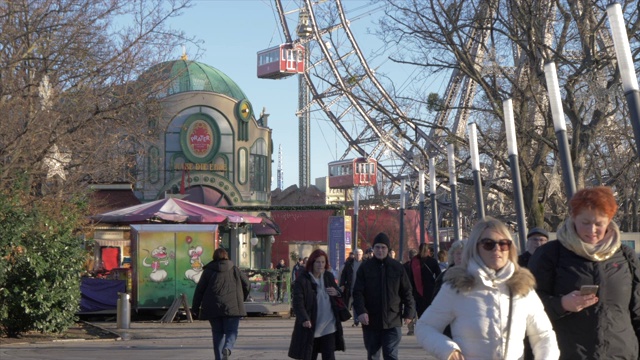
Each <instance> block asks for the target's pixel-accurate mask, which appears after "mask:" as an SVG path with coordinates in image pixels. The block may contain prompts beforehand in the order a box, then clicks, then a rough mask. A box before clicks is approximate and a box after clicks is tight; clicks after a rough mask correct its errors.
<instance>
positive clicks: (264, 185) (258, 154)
mask: <svg viewBox="0 0 640 360" xmlns="http://www.w3.org/2000/svg"><path fill="white" fill-rule="evenodd" d="M268 166H269V164H268V157H267V142H266V141H264V139H258V140H256V142H255V143H253V145H252V146H251V151H250V156H249V182H250V189H251V190H252V191H261V192H266V191H268V186H269V184H268V182H267V179H268V174H269V172H268Z"/></svg>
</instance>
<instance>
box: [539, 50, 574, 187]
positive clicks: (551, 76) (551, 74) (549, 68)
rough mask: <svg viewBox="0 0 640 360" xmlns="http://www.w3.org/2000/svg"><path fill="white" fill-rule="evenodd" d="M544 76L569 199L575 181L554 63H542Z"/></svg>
mask: <svg viewBox="0 0 640 360" xmlns="http://www.w3.org/2000/svg"><path fill="white" fill-rule="evenodd" d="M544 77H545V79H546V81H547V91H548V93H549V107H550V108H551V116H552V117H553V127H554V129H555V131H556V138H557V139H558V153H559V155H560V165H561V166H562V179H563V180H564V188H565V190H566V191H567V197H569V199H571V197H572V196H573V194H575V193H576V182H575V178H574V176H573V162H572V161H571V155H570V152H569V140H568V138H567V126H566V124H565V121H564V112H563V111H562V97H561V95H560V86H559V85H558V75H557V74H556V64H555V63H552V62H551V63H547V64H545V65H544Z"/></svg>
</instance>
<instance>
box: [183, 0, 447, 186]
mask: <svg viewBox="0 0 640 360" xmlns="http://www.w3.org/2000/svg"><path fill="white" fill-rule="evenodd" d="M282 3H283V6H284V7H285V10H292V9H296V8H297V6H296V4H297V3H299V1H295V2H294V1H291V0H283V1H282ZM193 4H194V6H193V7H192V8H190V9H188V10H186V11H185V12H184V14H183V15H182V16H181V17H180V18H178V19H176V20H174V21H172V26H174V27H176V28H179V29H182V30H184V31H185V32H186V33H187V34H188V35H192V36H195V37H197V38H199V39H202V40H203V41H204V45H203V47H204V49H205V51H204V54H203V55H202V56H201V57H200V58H198V59H196V60H197V61H200V62H203V63H205V64H208V65H210V66H213V67H215V68H217V69H218V70H220V71H222V72H224V73H225V74H227V75H228V76H229V77H230V78H231V79H233V80H234V81H235V82H236V83H237V84H238V86H240V88H241V89H242V90H243V91H244V92H245V94H246V95H247V97H248V98H249V101H251V103H252V104H253V109H254V112H255V113H256V114H259V113H260V112H261V111H262V108H263V107H264V108H266V112H267V113H268V114H270V117H269V127H270V128H271V129H273V133H272V135H273V144H274V154H273V160H274V162H273V167H272V170H273V171H272V173H273V182H272V189H275V188H276V186H277V183H276V179H277V178H276V176H277V175H276V170H277V166H278V147H279V145H282V148H283V168H284V188H287V187H289V186H290V185H294V184H297V183H298V118H297V117H296V115H295V112H296V111H297V108H298V80H297V77H295V76H294V77H289V78H286V79H284V80H267V79H258V78H257V76H256V53H257V52H258V51H260V50H263V49H266V48H269V47H272V46H275V45H278V44H280V43H282V42H284V41H283V35H282V30H281V29H282V28H281V25H280V24H279V21H278V17H277V11H276V9H275V5H274V2H273V1H272V0H209V1H206V0H194V1H193ZM343 5H344V6H345V8H346V9H347V11H349V9H354V14H356V13H357V14H361V13H362V9H363V8H365V9H366V7H372V6H371V5H370V1H369V0H347V1H343ZM372 8H374V7H372ZM381 15H382V11H377V12H375V13H374V14H373V15H372V16H369V17H362V18H358V19H356V20H353V22H352V24H351V30H352V31H353V33H354V36H355V37H356V40H357V41H358V44H359V46H360V47H361V49H362V50H363V53H364V54H365V56H366V55H367V54H368V53H371V51H372V49H377V48H379V47H380V45H381V42H380V40H378V39H377V38H376V37H375V36H373V35H370V34H369V32H370V31H369V29H370V28H371V27H372V26H373V22H372V21H373V20H374V19H375V18H377V17H379V16H381ZM353 16H354V17H355V16H356V15H353ZM347 18H349V19H352V17H351V16H349V13H348V15H347ZM181 52H182V49H176V57H179V55H180V54H181ZM190 52H195V51H190V50H189V48H188V47H187V55H189V53H190ZM190 59H192V57H190ZM367 61H368V62H369V63H370V64H371V65H374V64H375V65H376V66H378V65H377V64H385V66H393V64H392V65H386V64H388V63H390V61H387V60H386V57H378V58H376V59H367ZM376 63H377V64H376ZM372 67H373V66H372ZM410 71H411V69H406V70H404V71H403V70H402V69H401V70H400V71H399V72H397V73H399V78H398V79H392V80H393V81H394V84H403V83H405V82H407V79H410V78H411V76H412V75H411V74H410V73H409V72H410ZM387 72H388V71H387ZM435 91H438V90H437V89H436V90H435ZM345 148H346V146H345V145H344V141H343V139H342V137H341V136H340V135H339V134H338V133H337V132H336V130H335V129H334V127H333V125H332V124H331V123H330V122H328V121H327V120H326V118H324V117H323V114H322V113H321V112H315V113H313V114H312V116H311V184H314V183H315V178H317V177H322V176H326V173H327V163H328V162H329V161H333V160H336V159H337V157H339V156H341V155H342V153H343V152H344V150H345Z"/></svg>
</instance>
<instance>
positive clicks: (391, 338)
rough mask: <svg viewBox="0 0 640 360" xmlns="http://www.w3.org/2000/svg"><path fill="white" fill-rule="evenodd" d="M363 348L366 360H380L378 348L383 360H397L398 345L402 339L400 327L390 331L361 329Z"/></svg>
mask: <svg viewBox="0 0 640 360" xmlns="http://www.w3.org/2000/svg"><path fill="white" fill-rule="evenodd" d="M362 337H363V339H364V347H365V348H366V349H367V360H378V359H380V348H382V358H383V359H384V360H398V345H400V340H401V339H402V327H400V326H398V327H394V328H391V329H371V328H370V327H369V326H363V327H362Z"/></svg>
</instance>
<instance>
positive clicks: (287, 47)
mask: <svg viewBox="0 0 640 360" xmlns="http://www.w3.org/2000/svg"><path fill="white" fill-rule="evenodd" d="M304 70H305V69H304V46H302V45H300V44H281V45H279V46H275V47H272V48H269V49H266V50H262V51H260V52H258V77H259V78H260V79H282V78H285V77H288V76H291V75H295V74H302V73H304Z"/></svg>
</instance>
